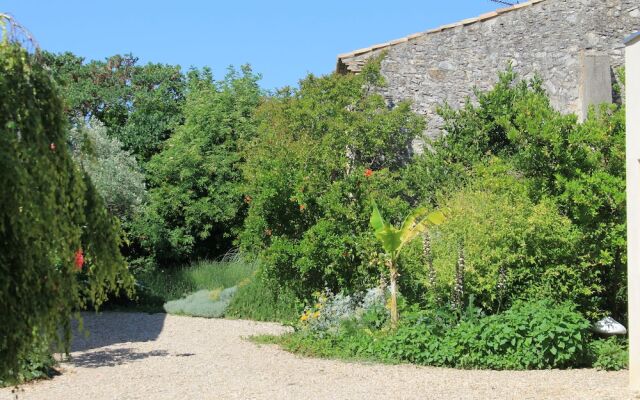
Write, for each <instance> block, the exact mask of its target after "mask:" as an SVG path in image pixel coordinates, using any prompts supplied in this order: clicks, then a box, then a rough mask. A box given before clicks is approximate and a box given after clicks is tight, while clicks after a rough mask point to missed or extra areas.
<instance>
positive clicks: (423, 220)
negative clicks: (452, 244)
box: [370, 202, 445, 328]
mask: <svg viewBox="0 0 640 400" xmlns="http://www.w3.org/2000/svg"><path fill="white" fill-rule="evenodd" d="M444 219H445V217H444V214H443V213H442V212H440V211H435V212H428V210H427V209H426V208H425V207H419V208H417V209H415V210H414V211H413V212H412V213H411V214H409V215H408V216H407V217H406V218H405V220H404V222H403V223H402V226H401V227H400V228H399V229H398V228H396V227H394V226H393V225H391V224H390V223H389V222H386V221H385V220H384V218H382V214H380V210H379V209H378V205H377V204H376V203H375V202H373V212H372V213H371V219H370V223H371V227H372V228H373V230H374V233H375V236H376V238H378V240H379V241H380V242H381V243H382V248H383V249H384V251H385V253H386V262H385V264H386V266H387V267H388V268H389V291H390V294H391V302H390V303H391V304H390V307H389V308H390V311H391V326H392V327H393V328H396V327H397V326H398V287H397V279H398V257H399V256H400V251H401V250H402V248H403V247H404V246H405V245H407V244H409V243H410V242H411V241H412V240H413V239H415V238H416V236H418V235H420V234H422V233H424V232H425V231H426V230H427V229H428V228H429V226H432V225H439V224H441V223H443V222H444Z"/></svg>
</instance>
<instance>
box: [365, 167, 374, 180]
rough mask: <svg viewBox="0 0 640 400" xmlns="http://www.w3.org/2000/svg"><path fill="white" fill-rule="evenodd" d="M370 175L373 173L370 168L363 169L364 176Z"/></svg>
mask: <svg viewBox="0 0 640 400" xmlns="http://www.w3.org/2000/svg"><path fill="white" fill-rule="evenodd" d="M371 175H373V171H372V170H371V169H370V168H367V169H366V170H364V176H365V178H369V177H370V176H371Z"/></svg>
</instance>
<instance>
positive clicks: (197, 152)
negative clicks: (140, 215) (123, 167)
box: [140, 66, 261, 262]
mask: <svg viewBox="0 0 640 400" xmlns="http://www.w3.org/2000/svg"><path fill="white" fill-rule="evenodd" d="M258 79H259V76H258V75H255V74H254V73H253V72H252V71H251V68H250V67H249V66H244V67H242V69H241V71H240V72H237V71H235V70H233V69H230V70H229V73H228V74H227V75H226V77H225V78H224V80H222V81H219V82H217V81H214V80H213V78H212V75H211V73H210V71H209V70H206V69H205V70H203V71H191V72H190V74H189V91H188V94H187V99H186V103H185V106H184V116H185V122H184V124H183V125H181V126H180V127H179V128H177V130H176V131H175V133H174V135H173V136H172V137H171V138H170V139H169V140H168V141H167V142H166V145H165V147H164V150H163V151H162V152H161V153H160V154H158V155H156V156H154V157H153V158H152V159H151V161H150V162H149V164H148V165H147V170H148V173H149V175H150V180H151V184H152V185H153V187H152V189H151V190H150V203H149V207H148V209H147V211H146V213H145V218H144V219H143V220H142V221H141V226H140V230H141V235H142V236H143V238H144V239H143V242H144V244H145V245H146V246H147V247H148V248H150V250H151V252H152V253H153V254H155V256H156V257H157V259H158V260H160V261H165V262H166V261H171V260H180V259H182V258H184V257H197V256H201V257H205V256H214V255H217V254H220V253H221V252H224V251H226V250H228V249H229V247H230V246H231V241H232V239H233V234H234V230H236V229H237V228H238V227H239V226H240V224H241V223H242V218H243V204H244V203H243V195H242V193H243V192H242V174H241V171H240V168H241V165H242V164H243V156H242V154H241V152H240V151H241V147H240V146H241V143H244V142H247V141H250V140H251V139H252V138H253V136H254V135H255V128H256V127H255V120H254V119H253V114H254V112H255V109H256V107H257V106H258V104H259V102H260V98H261V90H260V88H259V86H258V83H257V82H258Z"/></svg>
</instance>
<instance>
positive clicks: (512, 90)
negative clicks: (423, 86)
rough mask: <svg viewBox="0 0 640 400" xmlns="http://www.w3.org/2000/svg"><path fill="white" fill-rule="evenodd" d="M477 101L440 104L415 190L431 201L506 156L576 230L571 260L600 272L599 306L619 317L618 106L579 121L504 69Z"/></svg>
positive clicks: (535, 85)
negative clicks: (440, 121)
mask: <svg viewBox="0 0 640 400" xmlns="http://www.w3.org/2000/svg"><path fill="white" fill-rule="evenodd" d="M476 100H477V101H476V102H471V100H469V101H468V102H467V104H466V105H465V106H464V107H463V108H462V109H459V110H454V109H452V108H450V107H447V106H445V107H443V108H442V109H441V110H440V113H441V115H442V116H443V118H444V130H445V131H446V132H447V134H446V135H443V136H441V137H440V138H437V139H435V140H434V141H432V142H431V143H430V146H431V148H432V149H433V152H427V153H425V154H424V155H423V156H421V157H418V158H417V159H416V162H415V163H414V164H413V165H412V166H411V168H410V170H411V171H410V173H409V175H410V178H409V182H410V184H409V186H410V187H411V188H413V189H412V190H413V194H415V195H416V196H417V197H418V198H421V199H423V200H425V201H431V202H433V203H437V202H438V201H437V198H436V197H437V196H436V194H437V193H438V192H440V193H441V192H442V191H443V190H444V191H445V192H448V193H452V192H455V191H457V190H458V189H459V188H460V187H461V186H463V185H464V184H465V182H467V181H468V180H469V177H470V176H472V171H473V169H474V166H475V165H477V164H478V163H481V162H485V161H487V160H489V159H491V158H492V157H499V158H501V159H503V160H506V161H508V162H509V163H511V164H512V165H513V166H514V168H515V171H516V173H519V174H521V175H522V176H523V177H525V178H527V183H528V185H530V190H529V191H528V193H529V195H530V197H531V199H532V200H533V201H534V202H536V203H537V202H538V201H540V200H542V199H543V198H545V197H548V198H550V199H551V200H552V201H553V202H554V203H556V204H557V207H558V209H559V211H560V213H561V214H562V215H563V216H566V217H568V218H569V220H570V221H571V222H572V223H573V224H574V225H575V226H576V227H577V228H578V229H579V230H580V232H581V234H582V235H583V240H582V241H581V242H580V246H578V247H577V248H576V250H575V253H574V258H575V260H576V263H587V264H588V265H590V266H591V268H592V269H593V270H594V272H596V273H597V274H599V275H600V279H601V281H600V285H601V289H602V290H601V293H602V294H601V296H603V298H602V300H603V301H602V309H603V310H606V311H608V312H612V313H613V314H614V315H616V316H618V317H622V318H624V315H625V314H626V311H625V309H626V284H625V282H626V278H625V270H626V233H625V232H626V223H625V221H626V216H625V215H626V214H625V203H624V201H625V200H624V199H625V170H624V165H625V164H624V163H625V160H624V133H625V123H624V106H620V105H603V106H600V107H596V108H594V109H593V110H592V112H590V113H589V116H588V118H587V120H586V121H585V122H584V123H578V122H577V118H576V116H575V115H563V114H561V113H559V112H558V111H556V110H555V109H553V107H552V106H551V103H550V101H549V98H548V96H547V95H546V93H545V92H544V90H543V89H542V85H541V81H540V80H538V79H533V80H521V81H518V80H517V76H516V74H515V73H514V72H513V71H512V70H511V69H510V68H509V69H508V70H507V71H506V72H504V73H502V74H500V77H499V81H498V83H497V84H496V85H495V87H494V88H493V89H492V90H490V91H487V92H484V93H482V92H477V93H476ZM440 197H443V196H440ZM444 197H446V196H444Z"/></svg>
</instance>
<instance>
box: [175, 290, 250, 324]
mask: <svg viewBox="0 0 640 400" xmlns="http://www.w3.org/2000/svg"><path fill="white" fill-rule="evenodd" d="M237 290H238V288H237V287H236V286H232V287H230V288H226V289H214V290H199V291H197V292H195V293H192V294H190V295H188V296H186V297H184V298H182V299H177V300H171V301H168V302H166V303H165V304H164V306H163V307H164V310H165V311H166V312H167V313H169V314H176V315H189V316H192V317H206V318H220V317H223V316H224V315H225V312H226V311H227V307H229V303H230V302H231V298H232V297H233V295H234V294H235V293H236V291H237Z"/></svg>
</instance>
